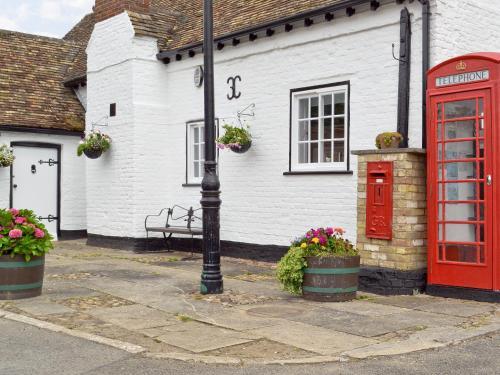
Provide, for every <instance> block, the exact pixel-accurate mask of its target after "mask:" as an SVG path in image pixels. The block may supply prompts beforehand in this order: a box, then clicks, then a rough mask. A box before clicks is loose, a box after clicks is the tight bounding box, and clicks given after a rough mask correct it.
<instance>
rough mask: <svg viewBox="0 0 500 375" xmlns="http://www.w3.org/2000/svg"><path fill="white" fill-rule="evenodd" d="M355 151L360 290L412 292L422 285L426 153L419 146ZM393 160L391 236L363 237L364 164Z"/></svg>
mask: <svg viewBox="0 0 500 375" xmlns="http://www.w3.org/2000/svg"><path fill="white" fill-rule="evenodd" d="M353 154H354V155H358V220H357V229H358V237H357V248H358V249H359V251H360V255H361V264H362V270H361V274H360V288H361V289H362V290H366V291H370V292H374V293H380V294H413V293H415V291H416V290H418V291H421V290H423V289H424V287H425V283H426V270H427V212H426V207H427V197H426V189H427V185H426V154H425V151H424V150H421V149H394V150H367V151H353ZM369 161H392V162H393V163H394V187H393V236H392V240H390V241H389V240H380V239H373V238H367V237H366V183H367V162H369Z"/></svg>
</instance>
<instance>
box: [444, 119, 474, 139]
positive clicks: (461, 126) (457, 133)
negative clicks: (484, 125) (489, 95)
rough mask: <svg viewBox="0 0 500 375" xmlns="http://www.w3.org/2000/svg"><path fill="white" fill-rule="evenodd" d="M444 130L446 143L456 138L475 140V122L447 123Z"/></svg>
mask: <svg viewBox="0 0 500 375" xmlns="http://www.w3.org/2000/svg"><path fill="white" fill-rule="evenodd" d="M444 129H445V131H444V137H445V140H446V141H448V140H451V139H457V138H476V121H475V120H467V121H453V122H447V123H446V124H445V127H444Z"/></svg>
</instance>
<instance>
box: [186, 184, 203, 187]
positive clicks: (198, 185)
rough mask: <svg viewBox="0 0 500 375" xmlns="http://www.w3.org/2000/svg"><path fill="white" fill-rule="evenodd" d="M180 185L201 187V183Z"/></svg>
mask: <svg viewBox="0 0 500 375" xmlns="http://www.w3.org/2000/svg"><path fill="white" fill-rule="evenodd" d="M182 187H201V184H182Z"/></svg>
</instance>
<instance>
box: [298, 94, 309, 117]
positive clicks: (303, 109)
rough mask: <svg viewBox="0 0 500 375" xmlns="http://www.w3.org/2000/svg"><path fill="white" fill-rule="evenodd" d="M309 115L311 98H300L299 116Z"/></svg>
mask: <svg viewBox="0 0 500 375" xmlns="http://www.w3.org/2000/svg"><path fill="white" fill-rule="evenodd" d="M308 117H309V99H307V98H306V99H300V100H299V118H308Z"/></svg>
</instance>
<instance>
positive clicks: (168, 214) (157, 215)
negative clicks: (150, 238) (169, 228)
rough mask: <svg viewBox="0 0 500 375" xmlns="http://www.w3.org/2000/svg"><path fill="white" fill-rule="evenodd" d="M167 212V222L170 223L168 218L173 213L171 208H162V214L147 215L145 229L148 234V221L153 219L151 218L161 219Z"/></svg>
mask: <svg viewBox="0 0 500 375" xmlns="http://www.w3.org/2000/svg"><path fill="white" fill-rule="evenodd" d="M165 211H167V212H168V213H167V222H168V216H170V215H171V213H172V209H171V208H162V209H161V211H160V213H158V214H156V215H147V216H146V218H145V219H144V229H146V232H147V231H148V219H149V218H151V217H161V215H163V213H164V212H165Z"/></svg>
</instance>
